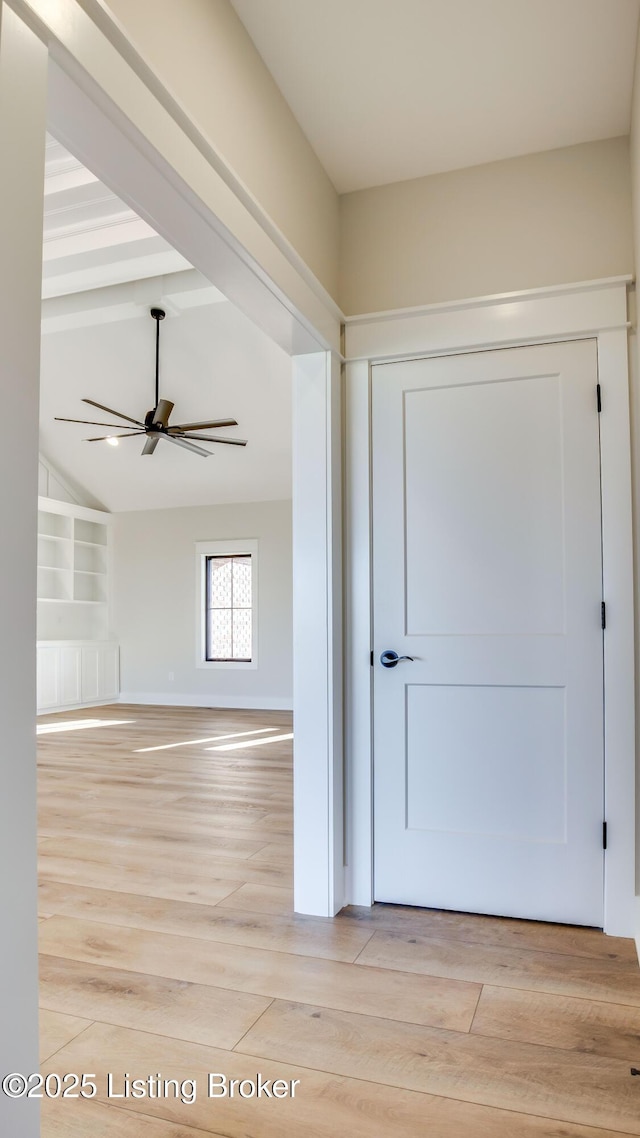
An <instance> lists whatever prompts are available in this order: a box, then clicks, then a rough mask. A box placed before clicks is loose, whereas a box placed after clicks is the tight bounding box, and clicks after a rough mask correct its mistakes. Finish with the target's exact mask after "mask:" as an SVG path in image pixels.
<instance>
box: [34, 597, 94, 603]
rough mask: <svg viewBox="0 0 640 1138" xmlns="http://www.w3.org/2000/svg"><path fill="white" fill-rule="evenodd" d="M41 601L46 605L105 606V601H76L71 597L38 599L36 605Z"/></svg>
mask: <svg viewBox="0 0 640 1138" xmlns="http://www.w3.org/2000/svg"><path fill="white" fill-rule="evenodd" d="M42 601H44V602H45V604H48V605H106V603H107V602H106V601H77V600H74V598H73V597H38V604H40V603H41V602H42Z"/></svg>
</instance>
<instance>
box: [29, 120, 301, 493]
mask: <svg viewBox="0 0 640 1138" xmlns="http://www.w3.org/2000/svg"><path fill="white" fill-rule="evenodd" d="M153 305H160V306H161V307H163V308H165V310H166V313H167V319H166V320H165V321H164V322H163V324H162V329H161V366H160V394H161V396H163V397H165V398H168V399H171V400H172V402H174V403H175V411H174V413H173V416H172V418H173V421H175V422H177V423H179V422H193V421H199V420H201V419H208V418H212V417H213V418H227V417H231V418H236V419H237V420H238V423H239V426H238V427H237V428H228V429H227V430H226V431H224V432H220V433H223V434H225V433H226V434H228V435H230V436H231V435H235V436H237V437H242V438H247V439H248V440H249V441H248V446H247V447H246V448H241V447H231V446H211V447H209V449H210V450H211V451H212V452H213V453H212V454H211V456H210V457H208V458H206V459H204V458H200V457H198V456H195V455H192V454H189V453H187V452H186V451H184V450H182V449H180V448H178V447H172V446H169V445H167V444H164V443H160V445H159V446H158V447H157V449H156V451H155V454H154V455H153V456H145V457H142V456H141V453H140V452H141V450H142V442H141V441H140V439H139V438H132V439H122V440H121V441H120V442H119V444H118V446H117V447H116V446H110V445H107V444H105V443H104V442H96V443H89V442H85V441H84V440H85V439H87V438H89V437H91V436H96V435H101V434H114V433H117V432H116V431H111V430H105V431H100V429H99V428H94V427H83V426H80V425H79V424H75V423H61V422H56V418H55V417H56V416H63V417H68V418H77V419H95V420H97V421H99V422H105V423H106V422H110V421H111V422H113V416H109V415H107V414H104V415H103V414H102V413H101V412H99V411H95V409H94V408H91V407H89V406H87V404H85V403H83V402H82V399H83V397H86V398H90V399H94V400H96V401H97V402H99V403H103V404H106V405H107V406H109V407H112V408H114V409H116V410H121V411H123V412H124V413H125V414H127V415H131V416H132V417H133V418H136V419H142V418H144V414H145V412H146V411H148V410H149V409H150V408H151V407H152V406H153V403H154V352H155V323H154V321H153V320H152V319H151V318H150V315H149V309H150V308H151V307H152V306H153ZM42 313H43V317H42V331H43V336H42V367H41V398H40V440H41V449H42V452H43V454H45V456H46V457H47V458H48V459H49V460H50V461H51V462H52V463H53V464H54V466H56V467H57V468H58V470H59V471H60V472H61V473H62V474H63V475H65V474H66V475H67V477H68V478H69V479H70V480H71V482H72V483H74V484H76V485H79V486H81V487H83V488H85V490H86V491H87V492H88V494H89V496H90V498H91V499H92V500H93V501H95V502H96V503H100V504H102V505H103V506H105V507H106V508H107V509H109V510H141V509H156V508H160V507H163V506H189V505H207V504H214V503H221V502H242V501H245V502H246V501H262V500H269V499H271V500H273V499H283V498H288V497H290V495H291V392H290V374H291V367H290V360H289V357H288V356H287V355H286V354H285V353H284V352H283V351H282V350H281V349H280V348H279V347H277V346H276V345H275V344H273V343H272V342H271V341H270V340H269V339H268V338H267V337H266V336H265V335H264V334H263V333H262V332H261V331H260V330H259V329H258V328H256V327H255V325H253V324H252V323H251V321H250V320H248V319H247V318H246V317H245V316H244V315H243V314H242V313H241V312H240V311H239V310H238V309H237V308H235V306H234V305H232V304H230V303H229V302H228V301H227V300H226V298H225V297H224V296H223V295H222V293H220V292H219V291H218V290H217V289H215V288H214V287H213V286H212V285H210V284H209V282H208V281H206V280H205V279H204V278H203V277H202V276H201V275H200V274H199V273H197V272H196V271H195V269H193V268H192V267H191V266H190V265H189V264H188V262H187V261H185V259H184V258H183V257H181V256H180V255H179V254H178V253H176V252H175V250H174V249H172V248H171V246H170V245H168V244H167V242H166V241H164V240H163V239H162V238H161V237H159V236H158V234H157V233H155V232H154V230H153V229H152V228H151V227H150V226H149V225H147V223H146V222H144V221H142V220H141V219H140V218H139V217H138V216H137V215H136V214H135V213H134V212H133V211H132V210H131V209H129V207H128V206H127V205H125V203H124V202H122V201H120V199H118V198H117V197H116V196H115V195H114V194H113V193H111V191H110V190H109V189H108V188H107V187H106V186H104V185H103V184H102V183H101V182H99V181H98V180H97V179H96V178H95V177H94V176H93V174H91V173H90V172H89V171H88V170H87V169H86V168H85V167H84V166H82V165H81V164H80V163H79V162H78V161H77V160H76V159H75V158H73V156H72V155H70V154H69V153H68V151H66V150H64V148H63V147H62V146H60V145H59V144H58V143H57V142H56V141H55V140H53V139H51V138H49V139H48V142H47V152H46V178H45V219H44V264H43V304H42Z"/></svg>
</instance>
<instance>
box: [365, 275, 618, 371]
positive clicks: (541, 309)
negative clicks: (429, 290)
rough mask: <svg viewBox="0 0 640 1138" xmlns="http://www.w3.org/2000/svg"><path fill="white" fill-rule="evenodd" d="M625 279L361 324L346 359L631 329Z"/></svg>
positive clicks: (392, 356) (458, 304) (465, 303)
mask: <svg viewBox="0 0 640 1138" xmlns="http://www.w3.org/2000/svg"><path fill="white" fill-rule="evenodd" d="M627 283H628V278H622V279H620V278H613V279H611V280H604V281H589V282H587V284H586V285H585V286H574V287H573V288H571V289H568V290H565V289H564V288H563V289H562V290H556V291H555V292H554V291H552V290H550V289H535V290H532V291H531V292H529V293H524V292H523V293H516V294H513V293H506V294H504V296H500V297H497V298H492V297H487V298H486V299H485V300H482V299H480V300H478V299H475V300H468V301H460V302H456V303H455V304H452V305H435V306H433V307H431V308H424V309H418V310H416V311H413V312H410V313H408V314H406V313H405V314H402V313H401V314H400V315H398V316H393V315H392V314H385V313H379V314H378V315H377V316H375V317H360V318H358V319H357V320H354V321H351V322H349V323H348V324H347V327H346V329H345V357H346V359H347V360H349V361H353V360H358V359H367V360H374V359H375V360H377V361H382V360H388V359H406V358H410V357H411V356H412V355H414V354H415V353H419V354H420V355H424V354H425V353H426V354H427V355H430V356H437V355H443V354H445V355H451V354H453V353H454V352H470V351H474V350H476V349H477V350H478V351H482V350H485V349H488V348H499V347H503V346H506V345H508V344H534V343H536V344H539V343H545V342H552V341H553V340H558V339H563V340H567V339H575V338H582V337H584V336H593V335H595V334H596V333H598V332H603V331H605V330H610V329H616V328H618V329H619V328H627V327H628V318H627V305H626V284H627Z"/></svg>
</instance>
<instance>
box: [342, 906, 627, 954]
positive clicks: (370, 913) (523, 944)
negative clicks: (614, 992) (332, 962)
mask: <svg viewBox="0 0 640 1138" xmlns="http://www.w3.org/2000/svg"><path fill="white" fill-rule="evenodd" d="M338 919H339V920H341V921H345V922H346V921H349V922H353V923H355V924H358V925H364V926H365V927H366V928H370V929H373V930H374V931H376V932H378V931H382V932H383V931H389V932H398V933H404V934H406V935H408V936H410V935H412V934H417V935H418V936H432V937H435V938H436V939H441V940H462V941H465V942H466V943H473V944H494V945H498V946H500V947H502V948H527V949H537V950H539V951H542V952H561V953H564V954H566V955H567V956H594V957H596V958H598V959H602V960H614V959H618V960H626V961H628V962H629V963H630V964H632V965H633V966H634V967H637V965H638V954H637V950H636V946H635V941H633V940H630V939H626V938H624V937H614V936H605V935H604V933H603V932H601V931H600V929H585V928H579V927H577V926H576V925H551V924H545V923H544V922H542V921H520V920H515V919H513V918H510V917H483V916H480V915H478V914H476V913H451V912H446V911H445V910H443V909H415V908H410V907H408V906H404V905H381V904H375V905H372V906H371V908H364V907H362V906H359V905H349V906H347V908H345V909H343V910H342V912H341V913H340V914H339V917H338Z"/></svg>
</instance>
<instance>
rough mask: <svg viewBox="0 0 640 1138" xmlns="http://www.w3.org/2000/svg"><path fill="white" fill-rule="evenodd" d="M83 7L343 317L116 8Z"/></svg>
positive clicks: (91, 3)
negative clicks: (133, 39) (129, 32)
mask: <svg viewBox="0 0 640 1138" xmlns="http://www.w3.org/2000/svg"><path fill="white" fill-rule="evenodd" d="M29 7H30V8H31V9H32V10H34V11H35V10H37V9H38V8H39V7H41V5H39V4H38V3H31V4H30V5H29ZM83 7H84V8H85V10H86V11H87V13H88V15H89V16H90V18H91V20H92V21H93V23H94V25H95V26H96V27H97V28H99V29H100V31H101V33H102V34H103V35H104V36H105V38H106V39H107V40H108V41H109V43H110V44H112V45H113V46H114V47H115V48H116V50H117V51H118V53H119V55H120V56H121V58H122V59H125V60H126V61H127V63H128V65H129V67H130V68H131V69H132V71H134V72H135V74H136V75H137V76H139V77H140V78H141V79H142V80H143V82H144V83H145V86H146V87H147V88H148V89H149V90H150V91H152V92H153V94H154V95H155V97H156V98H157V100H158V102H159V103H160V104H161V105H162V106H163V108H164V109H165V110H166V111H167V112H168V114H169V115H171V117H172V119H174V120H175V122H177V123H178V124H179V125H180V127H181V128H182V130H183V131H184V133H185V135H187V136H188V137H189V139H190V140H191V141H192V142H193V144H194V145H195V146H196V148H197V149H198V151H199V152H200V153H201V154H202V155H203V156H204V158H205V159H206V161H207V163H208V164H210V165H211V167H212V168H213V169H215V170H216V172H217V173H218V174H219V176H220V177H221V178H222V179H223V180H224V182H225V184H226V185H227V186H228V187H229V188H230V189H231V190H232V192H233V196H234V198H235V199H236V200H237V202H238V203H241V204H242V206H243V207H244V208H245V209H246V210H247V212H248V213H249V214H250V215H251V216H252V217H253V218H255V220H256V221H257V222H258V223H259V225H260V227H261V228H262V229H263V230H264V232H265V233H266V234H267V235H268V236H269V239H270V240H271V241H272V242H273V245H274V247H275V248H277V249H278V251H279V252H280V253H282V254H283V256H284V257H285V258H286V260H287V261H288V262H289V264H290V265H291V266H292V267H293V268H294V269H295V271H296V273H297V274H299V276H300V279H301V281H304V282H305V284H306V285H307V286H308V288H309V289H310V291H311V292H312V293H313V294H314V295H315V296H316V297H317V298H318V300H319V301H320V302H321V304H322V306H323V307H324V308H325V309H326V310H327V312H329V313H331V314H332V316H333V318H334V319H335V320H336V322H337V323H340V322H341V321H342V319H343V314H342V312H341V310H340V308H339V306H338V305H337V303H336V301H335V300H334V299H333V297H332V296H331V295H330V294H329V292H328V291H327V289H326V288H325V287H324V285H323V284H322V283H321V282H320V281H319V280H318V278H317V277H316V276H315V274H314V273H313V272H312V270H311V269H310V268H309V266H308V265H307V263H306V262H305V261H304V259H303V258H302V257H301V256H300V254H299V253H298V252H297V250H296V249H295V248H294V246H293V245H292V244H291V242H290V241H289V240H288V238H287V237H286V236H285V235H284V234H283V232H282V230H281V229H280V228H279V227H278V226H277V225H276V224H275V222H274V221H273V220H272V218H271V217H270V216H269V214H268V213H267V212H266V210H265V209H264V208H263V207H262V205H261V204H260V202H259V201H258V200H257V199H256V197H255V196H254V195H253V194H252V193H251V191H250V190H249V188H248V187H247V186H246V185H245V183H244V182H243V181H242V180H241V179H240V178H239V177H238V175H237V174H236V173H235V171H234V170H233V168H232V167H231V166H230V165H229V164H228V162H227V161H226V160H225V158H224V156H223V155H222V154H220V152H218V151H216V150H215V149H214V147H213V146H212V145H211V144H210V143H209V142H208V141H207V139H206V137H205V136H204V135H203V134H202V133H201V132H200V131H199V130H198V128H197V127H196V125H195V123H194V122H193V121H192V120H191V119H190V118H189V116H188V114H187V113H186V111H185V110H184V107H183V106H182V105H181V103H180V102H179V100H178V99H176V98H175V96H174V95H172V94H171V93H170V92H169V91H168V90H167V88H166V87H164V86H163V85H162V84H161V83H160V81H159V80H158V77H157V75H156V74H155V72H154V71H153V69H152V68H151V67H150V66H149V64H148V63H147V62H146V60H145V59H144V58H143V57H142V56H141V55H140V54H139V53H138V52H137V51H136V49H135V48H134V47H133V45H132V43H131V41H130V39H129V38H128V36H127V33H126V31H125V30H124V28H123V26H122V24H121V22H120V21H119V20H118V18H117V17H116V16H114V14H113V12H111V11H110V10H109V8H108V5H107V4H106V3H104V2H103V0H83Z"/></svg>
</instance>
